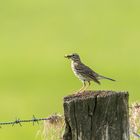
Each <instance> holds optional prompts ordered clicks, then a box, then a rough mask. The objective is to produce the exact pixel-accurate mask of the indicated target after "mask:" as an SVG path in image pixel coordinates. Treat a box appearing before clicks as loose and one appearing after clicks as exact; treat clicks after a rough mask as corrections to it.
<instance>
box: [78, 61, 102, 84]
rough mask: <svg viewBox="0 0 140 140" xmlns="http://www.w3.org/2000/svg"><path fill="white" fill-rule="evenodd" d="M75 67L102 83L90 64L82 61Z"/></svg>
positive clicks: (84, 74)
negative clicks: (87, 64)
mask: <svg viewBox="0 0 140 140" xmlns="http://www.w3.org/2000/svg"><path fill="white" fill-rule="evenodd" d="M75 68H76V70H77V71H78V72H79V73H80V74H81V75H83V76H87V77H89V78H91V79H92V80H93V81H95V82H96V83H98V84H100V82H99V81H98V79H97V77H98V74H97V73H96V72H94V71H93V70H92V69H91V68H89V67H88V66H86V65H84V64H82V63H81V64H79V65H77V66H76V67H75Z"/></svg>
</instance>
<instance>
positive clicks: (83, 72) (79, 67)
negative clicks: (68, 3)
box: [65, 53, 115, 91]
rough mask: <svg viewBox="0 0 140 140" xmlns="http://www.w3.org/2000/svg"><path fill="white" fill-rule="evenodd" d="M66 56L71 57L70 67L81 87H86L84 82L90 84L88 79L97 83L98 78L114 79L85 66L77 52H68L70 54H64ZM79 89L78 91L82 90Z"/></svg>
mask: <svg viewBox="0 0 140 140" xmlns="http://www.w3.org/2000/svg"><path fill="white" fill-rule="evenodd" d="M65 57H66V58H69V59H71V68H72V70H73V72H74V74H75V75H76V76H77V77H78V78H79V79H80V80H81V81H82V82H83V84H84V85H83V87H82V89H83V88H84V89H86V88H87V87H86V88H85V86H86V82H88V83H89V85H90V81H94V82H96V83H98V84H100V81H99V80H100V79H108V80H111V81H115V80H114V79H111V78H108V77H104V76H102V75H100V74H98V73H96V72H95V71H93V70H92V69H91V68H89V67H88V66H86V65H85V64H83V63H82V62H81V60H80V57H79V55H78V54H76V53H74V54H70V55H65ZM82 89H80V91H81V90H82Z"/></svg>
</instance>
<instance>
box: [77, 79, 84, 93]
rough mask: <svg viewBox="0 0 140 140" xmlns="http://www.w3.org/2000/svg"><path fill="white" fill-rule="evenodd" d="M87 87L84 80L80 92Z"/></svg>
mask: <svg viewBox="0 0 140 140" xmlns="http://www.w3.org/2000/svg"><path fill="white" fill-rule="evenodd" d="M85 87H86V82H85V81H83V86H82V88H81V89H80V90H79V91H78V93H79V92H81V91H82V90H83V89H84V88H85Z"/></svg>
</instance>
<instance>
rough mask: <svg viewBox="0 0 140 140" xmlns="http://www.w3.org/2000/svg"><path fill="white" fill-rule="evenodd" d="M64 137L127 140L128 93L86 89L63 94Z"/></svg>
mask: <svg viewBox="0 0 140 140" xmlns="http://www.w3.org/2000/svg"><path fill="white" fill-rule="evenodd" d="M64 115H65V123H66V127H65V132H64V135H63V140H129V114H128V92H116V91H85V92H83V93H81V94H76V95H70V96H67V97H64Z"/></svg>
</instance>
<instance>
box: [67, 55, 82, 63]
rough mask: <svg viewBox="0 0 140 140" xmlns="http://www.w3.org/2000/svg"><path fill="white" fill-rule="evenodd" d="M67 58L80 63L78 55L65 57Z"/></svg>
mask: <svg viewBox="0 0 140 140" xmlns="http://www.w3.org/2000/svg"><path fill="white" fill-rule="evenodd" d="M65 58H68V59H71V60H72V61H74V62H75V61H80V56H79V55H78V54H77V53H73V54H68V55H65Z"/></svg>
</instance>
